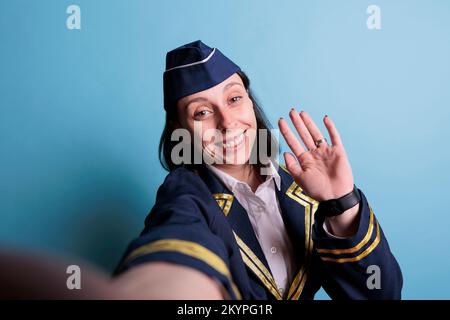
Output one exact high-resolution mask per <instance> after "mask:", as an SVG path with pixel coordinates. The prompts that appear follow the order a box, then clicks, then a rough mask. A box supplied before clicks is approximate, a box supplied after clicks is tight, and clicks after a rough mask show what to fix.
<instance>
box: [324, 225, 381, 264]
mask: <svg viewBox="0 0 450 320" xmlns="http://www.w3.org/2000/svg"><path fill="white" fill-rule="evenodd" d="M379 243H380V225H379V224H378V221H377V236H376V238H375V240H374V241H373V242H372V244H371V245H370V246H368V247H367V248H366V249H365V250H364V251H363V252H361V253H360V254H359V255H357V256H356V257H353V258H339V259H336V258H329V257H320V258H321V259H322V260H323V261H328V262H335V263H347V262H356V261H360V260H362V259H364V258H365V257H367V256H368V255H369V254H370V253H371V252H372V251H373V250H374V249H375V248H376V247H377V245H378V244H379Z"/></svg>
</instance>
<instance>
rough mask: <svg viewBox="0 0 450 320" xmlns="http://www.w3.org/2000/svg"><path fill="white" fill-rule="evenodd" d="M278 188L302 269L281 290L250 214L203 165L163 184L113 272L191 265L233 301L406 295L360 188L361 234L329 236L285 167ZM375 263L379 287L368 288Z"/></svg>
mask: <svg viewBox="0 0 450 320" xmlns="http://www.w3.org/2000/svg"><path fill="white" fill-rule="evenodd" d="M278 173H279V174H280V176H281V190H278V189H276V190H277V191H276V192H277V198H278V201H279V204H280V208H281V213H282V216H283V220H284V224H285V226H286V230H287V232H288V234H289V237H290V239H291V242H292V244H293V247H294V255H295V261H296V264H297V272H296V274H295V277H294V278H293V280H292V283H291V284H290V287H289V290H288V291H286V293H285V294H284V295H282V294H281V293H280V292H279V290H278V288H277V285H276V283H275V281H274V278H273V276H272V274H271V271H270V267H269V265H268V263H267V260H266V258H265V256H264V253H263V251H262V249H261V247H260V245H259V242H258V240H257V238H256V236H255V233H254V231H253V227H252V225H251V222H250V220H249V218H248V215H247V212H246V211H245V209H244V208H243V207H242V206H241V204H239V202H238V201H237V200H236V199H235V198H234V197H233V194H232V193H231V192H230V190H228V189H227V188H226V187H225V186H224V185H223V184H222V183H221V182H220V180H218V179H217V178H216V176H215V175H214V174H213V173H212V172H211V171H210V170H208V169H207V168H206V167H203V168H202V169H201V170H200V171H198V172H193V171H191V170H188V169H186V168H183V167H180V168H177V169H175V170H173V171H172V172H170V173H169V174H168V175H167V177H166V179H165V181H164V183H163V184H162V185H161V186H160V187H159V189H158V193H157V197H156V202H155V205H154V206H153V208H152V210H151V212H150V214H149V215H148V216H147V218H146V220H145V228H144V230H143V231H142V233H141V234H140V236H139V237H138V238H136V239H135V240H133V241H132V242H131V243H130V245H129V246H128V249H127V250H126V252H125V254H124V256H123V258H122V259H121V261H120V263H119V265H118V267H117V268H116V271H115V274H119V273H121V272H124V271H125V270H127V269H129V268H132V267H133V266H135V265H138V264H141V263H145V262H149V261H166V262H172V263H177V264H181V265H186V266H189V267H192V268H195V269H197V270H200V271H202V272H204V273H205V274H207V275H209V276H211V277H213V278H215V279H217V280H218V281H220V282H221V283H222V285H223V286H224V288H225V289H226V291H227V292H228V294H229V296H230V298H232V299H245V300H247V299H313V298H314V295H315V293H316V292H317V291H318V290H319V289H320V287H323V288H324V289H325V291H326V292H327V293H328V294H329V296H330V297H331V298H332V299H400V297H401V289H402V283H403V280H402V274H401V271H400V268H399V265H398V263H397V261H396V260H395V258H394V256H393V255H392V253H391V251H390V248H389V245H388V242H387V240H386V238H385V236H384V234H383V231H382V230H381V227H380V225H379V223H378V220H377V219H376V217H375V215H374V213H373V211H372V209H371V207H370V206H369V204H368V202H367V199H366V197H365V196H364V194H363V193H362V192H361V190H359V192H360V193H361V198H362V201H361V203H360V219H359V227H358V231H357V233H356V234H355V235H354V236H353V237H351V238H345V239H339V238H333V237H330V236H329V235H328V234H327V233H326V232H325V230H323V226H322V225H323V221H314V213H315V211H316V209H317V206H318V202H317V201H315V200H314V199H312V198H310V197H308V196H307V195H306V194H305V193H304V191H303V190H302V189H301V188H300V187H299V186H298V185H297V184H296V183H295V182H294V180H293V178H292V176H291V175H290V174H289V172H288V171H287V170H286V169H285V168H284V167H282V166H280V169H279V170H278ZM373 265H375V266H376V267H375V268H377V267H378V269H377V270H378V271H379V278H378V279H379V280H380V281H379V285H378V287H376V288H373V286H371V285H368V283H369V282H371V279H369V278H370V277H371V274H372V272H373V269H371V268H373V267H370V268H369V266H373Z"/></svg>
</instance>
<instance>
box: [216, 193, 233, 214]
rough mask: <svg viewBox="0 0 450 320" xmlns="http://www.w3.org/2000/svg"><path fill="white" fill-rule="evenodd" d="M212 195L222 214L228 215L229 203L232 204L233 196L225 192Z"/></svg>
mask: <svg viewBox="0 0 450 320" xmlns="http://www.w3.org/2000/svg"><path fill="white" fill-rule="evenodd" d="M212 196H213V197H214V199H215V200H216V202H217V204H218V205H219V208H220V209H221V210H222V211H223V214H224V215H225V216H228V213H230V209H231V205H232V204H233V200H234V196H233V195H231V194H227V193H214V194H213V195H212Z"/></svg>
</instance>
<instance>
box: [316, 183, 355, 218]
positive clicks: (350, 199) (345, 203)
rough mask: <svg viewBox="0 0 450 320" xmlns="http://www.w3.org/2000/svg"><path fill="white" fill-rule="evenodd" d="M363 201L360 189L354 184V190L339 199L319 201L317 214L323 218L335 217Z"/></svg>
mask: <svg viewBox="0 0 450 320" xmlns="http://www.w3.org/2000/svg"><path fill="white" fill-rule="evenodd" d="M360 201H361V195H360V194H359V190H358V189H357V188H356V186H355V185H353V190H352V191H351V192H350V193H347V194H346V195H345V196H342V197H340V198H338V199H331V200H327V201H322V202H320V203H319V207H318V208H317V211H316V215H318V216H319V217H321V218H325V217H334V216H338V215H340V214H342V213H344V212H345V211H346V210H348V209H350V208H352V207H354V206H356V205H357V204H358V203H359V202H360Z"/></svg>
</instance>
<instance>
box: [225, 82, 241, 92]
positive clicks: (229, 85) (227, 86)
mask: <svg viewBox="0 0 450 320" xmlns="http://www.w3.org/2000/svg"><path fill="white" fill-rule="evenodd" d="M234 85H238V86H241V87H244V86H243V85H242V83H239V82H230V83H229V84H227V85H226V86H225V87H223V91H225V90H227V89H228V88H230V87H232V86H234Z"/></svg>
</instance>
